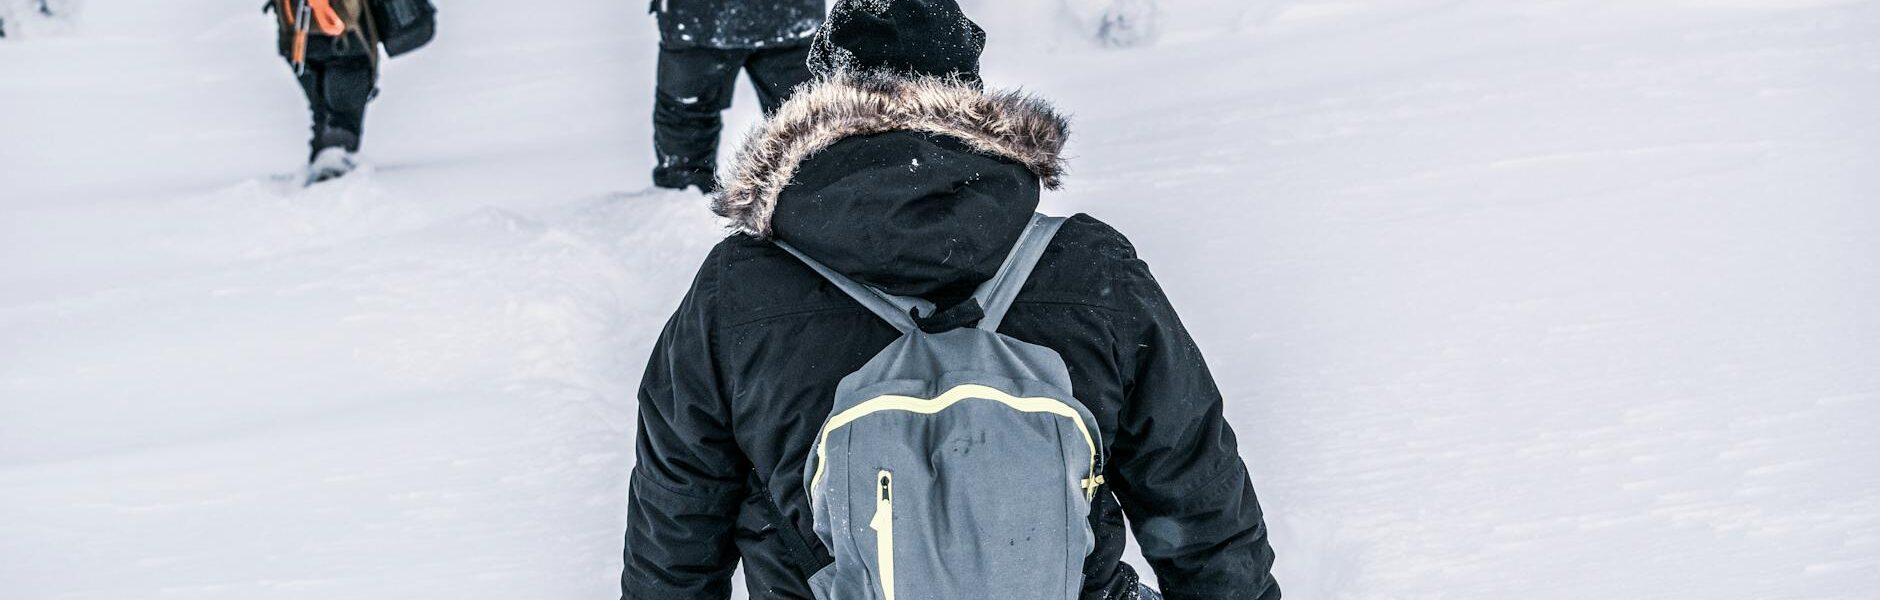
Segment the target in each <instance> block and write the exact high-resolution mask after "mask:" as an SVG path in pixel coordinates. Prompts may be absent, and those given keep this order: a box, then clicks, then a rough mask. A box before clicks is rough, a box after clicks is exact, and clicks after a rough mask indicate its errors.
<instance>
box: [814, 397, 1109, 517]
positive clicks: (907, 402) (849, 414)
mask: <svg viewBox="0 0 1880 600" xmlns="http://www.w3.org/2000/svg"><path fill="white" fill-rule="evenodd" d="M969 398H983V399H986V400H991V401H994V402H998V403H1000V404H1004V405H1006V406H1009V407H1011V408H1012V409H1013V410H1017V411H1019V412H1028V413H1050V414H1054V415H1057V416H1060V417H1068V418H1069V419H1070V420H1071V422H1072V423H1075V424H1076V425H1077V431H1078V433H1082V434H1084V443H1085V444H1087V445H1089V446H1090V474H1091V476H1090V477H1088V478H1085V479H1084V480H1083V482H1082V487H1083V488H1084V496H1085V499H1086V500H1088V499H1090V498H1094V497H1096V494H1097V486H1099V485H1102V484H1103V476H1101V475H1098V474H1097V440H1096V437H1095V436H1093V435H1091V434H1090V427H1089V426H1087V425H1084V419H1083V416H1082V415H1079V414H1077V409H1074V408H1071V407H1070V406H1069V405H1067V404H1065V403H1064V401H1062V400H1058V399H1056V398H1044V397H1037V398H1020V397H1017V396H1013V395H1011V394H1007V393H1005V392H1002V391H999V390H998V389H997V388H992V387H988V386H984V385H980V384H976V383H969V384H965V385H959V386H954V388H953V389H950V390H947V391H946V393H943V394H940V395H939V396H935V397H933V398H931V399H922V398H915V397H912V396H877V397H875V398H874V399H872V400H868V401H867V402H863V403H861V404H857V405H855V406H854V407H851V408H849V409H848V410H845V411H842V412H840V413H837V414H836V416H834V417H830V418H829V423H828V424H825V425H823V430H822V435H821V436H818V437H817V441H816V473H815V474H814V475H812V476H810V480H809V481H810V489H811V490H816V489H820V488H821V487H822V479H823V470H824V469H825V468H827V467H828V466H829V454H828V448H829V434H831V433H834V432H835V430H837V429H841V428H842V427H843V426H846V425H848V424H850V423H854V422H855V421H856V420H858V419H861V418H862V417H866V416H868V415H871V414H875V413H878V412H886V411H890V410H899V411H907V412H911V413H919V414H923V415H931V414H934V413H938V412H940V411H943V410H946V409H948V408H952V407H953V405H954V404H958V403H959V402H960V401H961V400H966V399H969Z"/></svg>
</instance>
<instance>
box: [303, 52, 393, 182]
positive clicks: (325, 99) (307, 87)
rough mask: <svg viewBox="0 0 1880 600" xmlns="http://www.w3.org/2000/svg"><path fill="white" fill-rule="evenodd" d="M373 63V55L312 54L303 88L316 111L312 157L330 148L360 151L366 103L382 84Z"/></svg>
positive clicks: (310, 151)
mask: <svg viewBox="0 0 1880 600" xmlns="http://www.w3.org/2000/svg"><path fill="white" fill-rule="evenodd" d="M372 63H373V61H372V57H370V56H340V57H333V58H325V59H314V58H312V57H308V59H307V69H306V71H304V72H302V73H301V74H300V89H301V91H304V92H306V93H307V107H308V109H309V110H310V111H311V112H312V113H313V137H312V139H311V140H310V141H309V142H308V145H309V146H310V149H309V152H308V158H309V159H311V158H312V156H313V155H315V154H319V152H320V151H321V150H323V149H326V148H345V149H346V151H347V152H358V151H359V138H360V136H361V135H363V134H364V133H365V121H366V103H367V102H369V101H371V100H372V95H373V92H374V91H376V86H377V85H378V69H377V68H376V67H375V65H373V64H372Z"/></svg>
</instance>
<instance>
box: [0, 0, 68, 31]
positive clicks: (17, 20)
mask: <svg viewBox="0 0 1880 600" xmlns="http://www.w3.org/2000/svg"><path fill="white" fill-rule="evenodd" d="M78 4H79V0H0V38H4V37H8V36H12V37H22V36H25V35H31V34H33V33H36V32H43V31H47V30H51V31H60V30H64V29H66V28H69V26H70V24H71V21H72V17H73V15H75V14H77V13H78Z"/></svg>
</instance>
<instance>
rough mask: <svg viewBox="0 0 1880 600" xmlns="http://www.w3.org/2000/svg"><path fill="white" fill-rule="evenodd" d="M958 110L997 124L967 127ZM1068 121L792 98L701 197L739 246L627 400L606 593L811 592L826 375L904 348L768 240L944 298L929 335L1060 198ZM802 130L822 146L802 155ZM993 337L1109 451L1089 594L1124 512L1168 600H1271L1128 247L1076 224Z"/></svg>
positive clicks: (1196, 383)
mask: <svg viewBox="0 0 1880 600" xmlns="http://www.w3.org/2000/svg"><path fill="white" fill-rule="evenodd" d="M963 106H964V107H968V108H969V109H970V108H974V107H977V108H980V109H983V110H985V111H989V112H988V113H987V114H992V115H1000V116H998V117H997V118H996V119H993V120H991V121H987V122H985V123H982V124H981V126H976V127H962V126H961V123H960V122H959V121H958V120H957V118H955V117H957V115H958V114H959V113H960V111H961V107H963ZM866 107H874V108H866ZM968 112H970V110H969V111H968ZM831 114H843V115H847V116H848V117H854V118H847V119H842V120H840V121H839V123H838V122H834V121H831V120H829V119H827V118H826V117H828V116H829V115H831ZM1063 129H1064V124H1063V121H1062V120H1061V119H1058V118H1057V117H1055V116H1054V115H1052V114H1051V113H1050V111H1049V108H1048V107H1045V106H1043V105H1042V104H1040V103H1038V102H1036V101H1034V100H1029V99H1025V98H1022V97H1019V96H1015V95H997V94H987V93H984V92H981V91H979V90H977V89H976V88H973V87H970V86H963V85H958V84H954V83H952V82H947V81H940V80H905V81H901V80H883V79H881V78H875V79H873V80H855V79H850V78H846V77H838V78H836V79H834V80H829V81H823V82H820V83H818V84H817V85H816V86H815V87H811V88H808V89H806V90H805V91H803V92H799V94H798V95H797V96H796V97H795V98H793V99H792V100H791V101H790V103H789V104H787V105H786V106H785V108H784V109H782V110H781V111H779V112H778V114H777V115H776V116H775V117H773V119H772V121H771V122H769V123H767V124H766V125H765V126H764V129H763V130H761V131H759V132H758V133H757V134H755V135H754V136H753V137H752V139H750V140H748V141H747V143H746V147H745V151H744V154H743V155H742V156H740V158H739V164H738V169H737V170H736V174H734V175H733V176H732V177H731V178H729V179H728V180H727V181H725V182H723V183H724V187H725V190H726V191H725V192H724V194H723V195H722V196H721V197H720V198H719V200H718V206H717V210H718V211H719V212H720V214H722V215H725V216H727V217H730V218H731V219H732V220H733V223H734V224H735V225H736V226H737V227H738V228H739V229H740V230H741V231H740V233H736V234H734V235H732V236H730V237H729V238H727V239H725V240H724V241H723V242H721V243H719V244H718V245H717V247H715V248H714V249H713V250H712V252H711V254H710V255H709V256H708V257H707V258H706V260H705V264H704V265H703V266H702V267H701V268H700V270H699V272H698V275H697V277H696V278H695V279H694V281H693V282H692V287H691V289H690V290H689V291H688V293H687V294H686V297H685V299H684V301H683V302H681V304H680V306H679V309H678V311H677V312H676V313H675V314H674V315H673V317H672V320H671V321H670V322H669V323H667V325H666V328H665V330H664V331H663V332H662V333H661V335H660V338H659V341H658V344H657V346H656V347H655V348H654V350H653V356H652V359H651V360H650V361H649V364H648V366H647V370H646V374H645V378H644V380H643V383H642V386H641V389H640V396H639V402H640V428H639V440H638V453H639V462H638V465H637V466H636V467H635V469H634V472H633V476H632V485H631V498H630V501H629V510H628V521H629V523H628V526H627V535H626V547H625V571H624V573H623V575H622V582H621V583H622V590H623V598H626V599H632V600H693V599H697V600H707V599H710V600H718V599H722V598H726V597H728V595H729V593H730V578H731V574H732V572H733V569H734V568H735V567H736V566H738V564H739V561H740V560H742V563H743V566H744V570H745V576H746V578H747V586H746V589H748V590H749V591H750V593H751V595H752V597H753V598H787V599H809V598H811V595H810V592H809V589H808V586H807V584H806V581H807V579H808V578H809V577H810V575H811V574H813V573H815V572H816V571H817V570H818V569H821V568H822V567H823V566H825V565H827V564H828V563H829V561H830V558H829V555H828V552H827V550H826V549H825V548H823V547H822V545H821V544H820V543H819V541H818V540H817V539H816V537H815V535H814V534H813V532H812V531H813V530H812V528H811V522H810V511H809V503H808V498H807V496H806V494H805V489H804V484H803V466H804V461H805V460H806V459H807V454H808V452H809V450H810V447H811V443H812V441H813V440H814V438H815V435H816V433H817V431H818V430H819V428H820V427H821V426H822V424H823V420H824V419H825V418H826V417H827V416H828V413H829V409H830V406H831V403H832V400H833V398H834V394H835V387H836V384H837V382H838V380H840V379H841V378H842V377H843V376H845V375H847V374H849V373H850V372H853V371H855V370H856V369H858V368H860V367H861V366H862V364H863V363H864V362H866V361H867V360H868V359H869V358H871V357H873V356H874V355H875V353H876V352H878V351H880V350H881V349H882V348H883V347H885V346H887V344H888V343H889V342H891V341H893V340H894V339H895V338H896V337H898V335H899V333H898V332H897V331H896V330H895V329H894V328H892V327H890V326H889V325H888V324H887V323H885V322H883V321H881V320H880V319H879V318H877V317H875V316H874V315H873V314H872V313H870V312H868V311H867V310H866V309H864V308H863V307H862V306H861V305H859V304H857V303H856V302H855V301H853V300H851V299H850V298H849V297H848V296H846V295H844V294H843V293H842V292H841V291H840V290H838V289H837V288H835V287H834V286H833V285H830V284H828V283H827V282H825V281H824V280H823V279H822V278H821V277H819V276H818V275H816V274H815V272H813V271H811V270H810V269H809V268H808V267H806V266H804V265H803V264H802V263H801V262H799V261H798V260H796V259H795V258H794V257H791V256H790V255H789V254H786V253H785V252H784V251H783V250H781V249H779V248H778V247H777V246H776V245H774V244H772V243H771V242H770V241H768V240H767V239H766V238H767V237H769V236H773V235H774V236H775V237H778V238H782V239H786V240H789V241H790V242H792V243H793V244H796V245H797V246H798V247H799V248H801V249H803V250H804V251H805V252H807V253H810V254H812V255H813V256H816V257H817V258H818V259H819V260H822V261H823V262H825V263H826V264H829V265H830V266H831V267H832V268H836V269H837V270H839V271H842V272H844V273H845V274H847V275H849V276H851V277H852V278H856V279H858V280H861V281H864V282H866V283H870V284H873V285H876V286H877V287H882V288H885V289H888V290H889V291H891V292H895V293H901V294H909V295H922V296H925V297H928V298H929V299H932V300H935V301H936V302H937V303H938V304H940V305H941V306H950V307H952V308H950V309H943V310H942V311H941V312H940V314H938V315H935V316H934V318H933V319H930V322H929V324H930V325H932V326H933V327H936V328H945V327H950V326H959V325H961V324H963V323H971V322H972V321H973V320H974V317H975V316H976V315H974V314H971V311H972V310H975V305H973V304H971V303H964V304H962V303H960V302H959V300H961V299H963V297H964V295H965V294H967V293H970V291H971V288H972V287H973V286H974V285H977V284H978V283H979V282H980V281H984V280H985V279H986V278H987V277H988V276H989V274H990V271H991V270H993V269H996V268H997V265H998V262H999V260H1000V259H1002V258H1003V256H1004V253H1005V251H1006V250H1008V249H1009V248H1010V247H1011V245H1012V243H1013V241H1014V240H1015V239H1016V238H1017V236H1018V233H1019V230H1020V228H1022V227H1023V224H1024V223H1025V221H1026V219H1027V218H1028V217H1029V215H1030V214H1031V212H1032V211H1033V210H1034V208H1035V207H1036V206H1037V202H1038V187H1039V182H1040V181H1041V180H1042V181H1043V182H1044V183H1045V184H1046V185H1055V183H1056V179H1057V177H1058V176H1059V166H1058V162H1057V160H1058V159H1057V157H1056V154H1057V150H1058V148H1059V147H1060V146H1061V142H1062V136H1063ZM805 135H808V136H811V138H810V139H821V140H825V141H824V142H822V143H816V142H813V141H811V142H808V143H797V142H804V141H805V139H806V138H804V137H802V136H805ZM776 165H785V166H786V167H781V168H787V169H788V171H789V172H788V173H782V174H779V173H777V172H776V171H775V170H774V169H775V168H780V167H776ZM779 182H781V183H779ZM896 267H904V268H905V269H904V270H901V271H897V270H896ZM897 273H899V274H897ZM905 273H920V274H923V276H922V277H908V276H906V275H905ZM962 313H965V314H962ZM1000 332H1001V333H1004V334H1006V335H1009V336H1012V337H1014V338H1017V339H1019V340H1023V341H1026V342H1030V343H1033V344H1038V345H1042V346H1045V347H1049V348H1051V349H1054V350H1056V351H1057V352H1058V353H1059V354H1060V355H1062V356H1063V358H1064V361H1065V363H1066V364H1067V365H1068V366H1069V367H1070V374H1071V378H1072V382H1073V389H1072V393H1073V394H1074V395H1075V397H1076V399H1077V400H1078V401H1080V402H1082V403H1083V404H1084V405H1085V406H1086V407H1088V408H1089V409H1090V411H1091V412H1092V413H1093V414H1094V415H1095V416H1096V419H1097V423H1098V426H1099V428H1100V429H1101V433H1102V439H1103V440H1105V441H1106V442H1108V447H1107V448H1106V449H1105V452H1106V454H1107V456H1108V460H1107V468H1106V472H1105V477H1106V479H1107V481H1108V484H1107V485H1106V486H1105V487H1103V488H1101V489H1100V490H1099V493H1098V494H1097V497H1096V500H1095V503H1094V505H1093V508H1092V512H1091V516H1090V520H1091V525H1092V527H1093V529H1094V530H1095V533H1096V539H1097V542H1096V549H1095V551H1094V552H1093V553H1092V554H1091V556H1090V557H1089V559H1088V560H1087V561H1086V563H1085V566H1084V576H1085V579H1084V591H1083V594H1082V597H1083V598H1084V599H1087V600H1097V599H1110V598H1122V599H1133V598H1134V597H1135V593H1136V582H1137V576H1136V574H1135V572H1134V571H1133V570H1131V569H1130V568H1129V566H1128V565H1125V564H1122V563H1121V561H1120V558H1121V556H1122V553H1123V549H1124V545H1125V543H1126V542H1125V539H1124V536H1125V533H1124V519H1125V517H1127V518H1128V519H1129V521H1130V524H1131V525H1132V526H1133V527H1134V530H1135V531H1136V534H1137V535H1136V537H1137V539H1138V541H1139V542H1140V543H1141V546H1142V553H1143V555H1144V557H1146V558H1147V559H1148V561H1149V563H1150V564H1151V565H1152V566H1153V567H1154V569H1155V571H1156V575H1157V576H1158V578H1159V579H1160V583H1161V586H1162V588H1163V592H1164V594H1165V595H1166V596H1167V597H1168V598H1170V599H1173V600H1203V599H1206V600H1215V599H1236V600H1277V599H1278V598H1279V587H1278V585H1277V584H1276V583H1274V581H1273V578H1272V576H1271V567H1272V562H1273V551H1272V549H1271V548H1270V547H1269V546H1268V543H1267V536H1266V528H1265V525H1264V522H1263V519H1262V515H1261V512H1260V507H1259V503H1258V501H1257V500H1256V499H1255V496H1254V490H1253V486H1252V484H1251V482H1250V481H1249V479H1248V475H1247V470H1246V467H1245V466H1244V464H1243V463H1242V461H1241V458H1240V455H1239V452H1238V449H1237V447H1236V443H1235V438H1234V432H1233V430H1232V429H1231V428H1230V427H1229V426H1228V424H1227V422H1226V421H1225V420H1224V419H1223V417H1222V414H1221V411H1222V398H1221V395H1220V392H1219V390H1217V389H1216V387H1215V385H1214V381H1213V378H1212V377H1211V376H1210V375H1209V373H1208V369H1207V366H1206V365H1205V364H1204V362H1203V360H1202V356H1201V352H1200V349H1199V348H1197V347H1196V346H1195V343H1194V340H1192V339H1191V338H1190V337H1189V335H1188V333H1187V331H1186V330H1185V329H1183V327H1182V324H1181V321H1180V320H1179V319H1178V318H1177V317H1176V314H1175V311H1174V309H1173V308H1172V307H1171V305H1170V303H1169V300H1168V298H1166V297H1165V296H1164V295H1163V293H1162V290H1161V287H1160V286H1159V285H1157V283H1156V280H1155V278H1154V277H1153V276H1152V275H1151V274H1150V272H1149V267H1148V265H1147V264H1145V263H1144V262H1143V261H1142V260H1140V259H1139V258H1138V257H1137V256H1136V252H1135V249H1134V248H1133V247H1131V245H1130V243H1129V241H1128V240H1127V239H1126V238H1124V237H1123V235H1122V234H1121V233H1118V232H1117V231H1116V230H1115V229H1112V228H1111V227H1109V226H1108V225H1105V224H1104V223H1102V222H1100V221H1098V220H1096V219H1094V218H1091V217H1089V216H1086V215H1077V216H1075V217H1073V218H1071V219H1070V220H1069V221H1068V222H1067V223H1065V225H1064V226H1063V228H1062V229H1061V230H1060V231H1059V233H1058V234H1057V237H1056V238H1055V239H1054V240H1053V241H1052V243H1051V244H1050V246H1049V248H1048V250H1047V251H1046V252H1045V254H1044V256H1043V258H1042V259H1041V261H1040V262H1039V265H1038V267H1037V268H1036V270H1035V271H1034V272H1033V274H1032V276H1031V279H1030V280H1029V281H1028V282H1027V283H1026V285H1025V287H1024V289H1023V290H1022V291H1021V292H1020V294H1019V296H1018V299H1017V302H1016V303H1015V305H1014V306H1013V308H1012V309H1011V312H1010V313H1009V314H1008V316H1007V318H1006V320H1005V322H1004V324H1003V326H1002V327H1001V328H1000Z"/></svg>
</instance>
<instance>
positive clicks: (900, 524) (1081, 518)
mask: <svg viewBox="0 0 1880 600" xmlns="http://www.w3.org/2000/svg"><path fill="white" fill-rule="evenodd" d="M1063 222H1064V219H1063V218H1060V217H1045V216H1043V215H1034V216H1033V217H1032V220H1031V224H1030V225H1029V226H1028V227H1027V228H1026V229H1025V233H1024V235H1023V236H1021V237H1020V238H1019V240H1018V243H1017V244H1016V245H1015V246H1014V247H1013V248H1012V252H1011V254H1010V255H1009V256H1007V257H1006V260H1005V264H1004V265H1003V266H1001V267H1000V268H999V272H998V274H996V275H994V276H993V278H992V279H991V280H990V281H987V282H986V283H985V284H984V285H981V286H980V287H979V289H978V291H977V292H976V293H974V294H973V298H974V300H977V301H978V302H979V304H980V306H981V307H982V308H983V310H984V311H985V318H984V319H982V320H981V321H980V323H979V326H978V327H977V328H960V329H955V330H952V331H947V332H944V333H932V334H930V333H925V332H923V331H921V330H920V328H919V327H917V326H916V324H915V321H914V319H913V318H912V317H911V316H910V314H909V313H910V311H913V310H919V311H921V312H920V314H923V315H924V314H931V313H932V310H933V306H932V304H930V303H927V302H925V301H923V300H919V299H913V298H901V297H897V296H891V295H888V294H887V293H885V292H882V291H880V290H877V289H874V288H871V287H868V286H866V285H863V284H860V283H857V282H855V281H852V280H850V279H848V278H847V277H844V276H842V275H841V274H839V273H836V272H834V271H832V270H830V269H829V268H828V267H825V266H823V265H822V264H820V263H818V262H816V261H815V260H812V259H810V258H809V257H807V256H804V255H803V254H802V253H801V252H798V251H797V250H796V249H794V248H791V247H790V246H788V245H786V244H783V243H781V242H779V243H778V246H781V247H783V248H784V250H786V251H789V252H790V253H791V254H793V255H796V257H797V258H800V259H802V260H803V262H804V263H806V264H808V265H809V266H810V267H811V268H813V269H815V270H816V271H817V272H818V273H820V274H822V276H823V277H825V278H828V279H829V280H830V281H831V282H833V283H834V284H835V285H836V286H837V287H839V288H841V289H842V291H844V292H847V293H848V294H849V295H850V296H852V297H854V298H855V299H856V300H857V301H859V302H861V303H862V305H863V306H866V307H868V309H869V310H871V311H873V312H874V313H875V314H877V315H879V316H880V317H881V318H883V319H886V320H887V321H888V323H890V324H893V325H894V327H895V328H897V329H899V330H901V333H902V334H903V335H902V336H901V338H900V339H897V340H895V341H894V342H893V343H891V344H889V345H888V347H887V348H886V349H883V350H882V351H881V353H880V354H877V355H875V357H874V358H873V359H870V360H869V361H868V363H867V364H866V365H863V366H862V368H861V370H859V371H856V372H854V373H851V374H849V375H848V376H847V377H844V378H842V381H841V383H840V384H839V385H838V386H837V387H836V398H835V407H834V408H833V409H832V410H831V411H830V413H829V418H828V420H827V421H825V422H824V424H823V427H822V430H821V433H820V434H819V435H818V436H817V440H816V443H815V446H814V447H813V448H811V452H810V457H809V462H808V465H807V466H806V468H805V471H804V481H805V482H806V483H805V485H806V486H807V488H808V492H809V498H810V507H811V514H812V518H813V519H814V522H815V529H816V535H817V537H819V538H821V539H822V542H823V545H824V546H826V547H828V549H829V552H830V554H831V555H833V556H834V557H835V562H833V563H831V564H830V565H829V566H828V567H826V568H824V569H822V570H821V571H818V572H817V573H816V574H815V575H814V576H813V577H811V578H810V580H809V584H810V589H811V590H812V591H813V592H814V593H815V595H816V598H817V599H818V600H896V598H899V599H900V600H966V599H972V600H977V599H982V598H1011V599H1014V600H1073V599H1075V598H1076V597H1077V596H1078V593H1079V592H1080V591H1081V588H1082V587H1083V565H1084V558H1085V557H1086V556H1088V555H1089V554H1090V551H1091V549H1092V547H1093V546H1094V544H1095V538H1094V537H1093V536H1092V535H1091V532H1090V524H1089V520H1088V517H1089V514H1090V501H1091V498H1092V497H1094V495H1095V494H1096V491H1097V486H1099V485H1102V483H1103V478H1102V476H1101V475H1100V474H1101V473H1102V470H1101V469H1102V464H1101V462H1102V456H1101V450H1100V449H1101V448H1103V444H1102V440H1101V439H1099V435H1098V431H1097V422H1096V419H1095V418H1094V417H1092V416H1091V414H1090V411H1089V409H1086V408H1084V405H1083V404H1081V403H1079V402H1078V401H1077V400H1076V399H1075V398H1073V397H1072V396H1071V381H1070V371H1069V370H1068V369H1066V368H1065V366H1064V359H1063V358H1061V357H1059V356H1058V354H1057V352H1055V351H1052V350H1051V349H1049V348H1045V347H1043V346H1037V345H1033V344H1028V343H1025V342H1021V341H1018V340H1015V339H1012V338H1010V337H1006V336H1004V335H1000V334H999V333H998V332H997V329H998V327H999V321H1000V320H1001V319H1003V318H1004V316H1005V313H1006V310H1007V309H1009V308H1011V305H1012V301H1013V299H1014V298H1015V297H1017V296H1018V291H1019V288H1021V287H1024V284H1025V279H1026V277H1027V276H1028V275H1029V274H1030V273H1031V269H1032V267H1033V266H1034V265H1036V264H1037V262H1038V258H1039V256H1040V255H1042V254H1043V253H1044V249H1045V245H1046V244H1048V243H1050V241H1051V237H1052V236H1053V235H1055V234H1056V233H1057V229H1058V226H1060V225H1062V224H1063Z"/></svg>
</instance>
